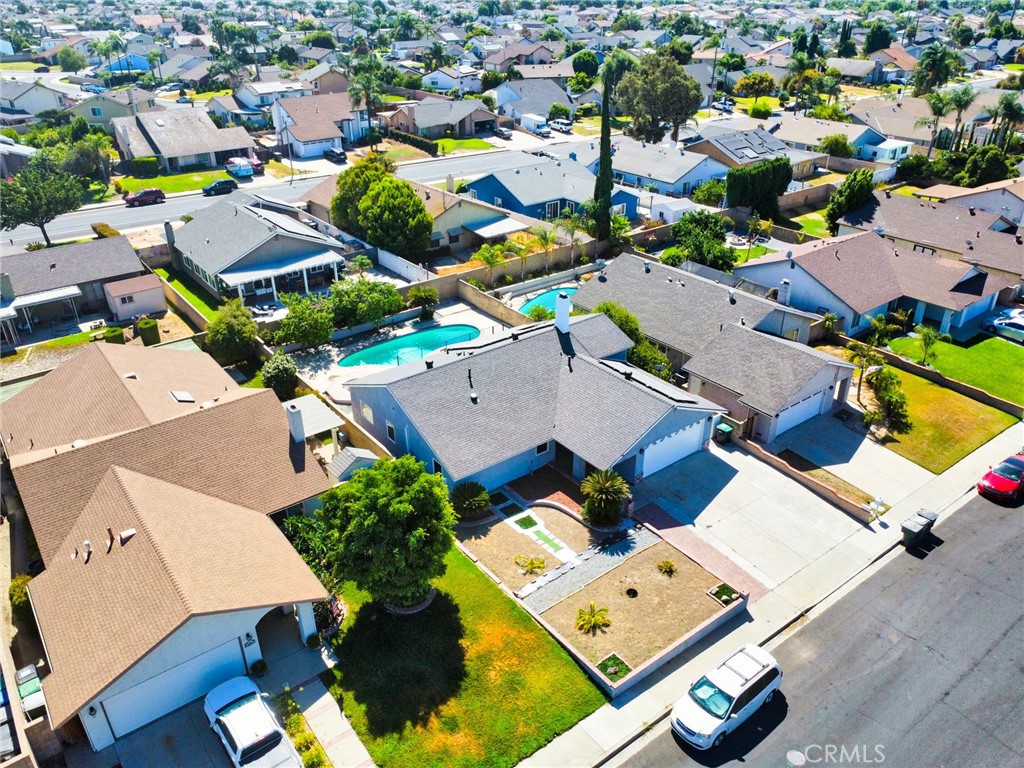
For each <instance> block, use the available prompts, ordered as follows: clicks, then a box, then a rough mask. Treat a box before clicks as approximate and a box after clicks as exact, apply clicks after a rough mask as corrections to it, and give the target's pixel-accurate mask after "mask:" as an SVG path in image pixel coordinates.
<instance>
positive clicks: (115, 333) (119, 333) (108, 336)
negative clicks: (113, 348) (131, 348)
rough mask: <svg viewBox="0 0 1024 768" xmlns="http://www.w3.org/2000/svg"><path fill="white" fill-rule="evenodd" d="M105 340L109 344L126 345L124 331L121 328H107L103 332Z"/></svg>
mask: <svg viewBox="0 0 1024 768" xmlns="http://www.w3.org/2000/svg"><path fill="white" fill-rule="evenodd" d="M103 340H104V341H105V342H107V344H124V343H125V338H124V331H123V330H122V329H120V328H107V330H105V331H104V332H103Z"/></svg>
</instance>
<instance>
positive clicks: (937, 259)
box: [734, 232, 1009, 335]
mask: <svg viewBox="0 0 1024 768" xmlns="http://www.w3.org/2000/svg"><path fill="white" fill-rule="evenodd" d="M734 274H735V275H737V276H741V277H744V278H746V279H748V280H752V281H754V282H755V283H759V284H760V285H772V286H779V288H780V298H782V294H784V293H788V294H789V297H788V301H787V302H786V303H789V304H792V305H793V306H794V307H797V308H799V309H803V310H807V311H810V312H816V313H818V314H824V313H826V312H831V313H832V314H834V315H836V316H837V317H838V318H839V319H840V320H841V321H842V324H843V329H844V331H845V332H846V333H847V334H848V335H857V334H859V333H862V332H863V331H865V330H867V328H868V327H870V325H871V320H872V318H874V317H875V316H876V315H880V314H881V315H885V314H887V313H888V312H892V311H893V310H896V309H898V308H901V307H902V308H905V309H908V310H910V311H911V314H912V320H913V324H914V325H917V324H919V323H921V322H923V321H924V320H930V321H933V322H934V323H936V324H937V325H938V327H939V331H940V332H941V333H949V331H950V329H951V328H959V327H960V326H962V325H964V324H965V323H967V322H968V321H970V320H972V319H973V318H975V317H978V316H979V315H982V314H984V313H985V312H988V311H990V310H991V309H992V308H993V307H994V306H995V304H996V299H997V297H998V295H999V293H1000V291H1003V290H1004V289H1006V288H1008V287H1009V284H1008V282H1007V281H1006V280H1005V279H1002V278H999V277H996V276H995V275H990V274H989V273H987V272H986V271H985V270H983V269H981V268H980V267H976V266H973V265H971V264H967V263H964V262H962V261H954V260H953V259H945V258H943V257H941V256H930V255H926V254H923V253H918V252H916V251H913V250H907V249H900V248H897V247H895V246H894V245H893V243H892V242H891V241H890V240H888V239H886V238H885V237H883V236H881V235H878V234H876V233H875V232H861V233H859V234H855V235H847V236H845V237H837V238H832V239H829V240H823V241H820V242H816V243H810V244H807V245H802V246H795V247H794V248H793V250H791V251H787V252H786V253H782V252H781V251H780V252H778V253H772V254H767V255H766V256H764V257H762V258H761V259H758V260H757V261H756V262H748V263H747V264H742V265H740V266H738V267H736V268H735V270H734ZM783 281H787V282H788V284H789V289H788V290H784V289H785V286H783Z"/></svg>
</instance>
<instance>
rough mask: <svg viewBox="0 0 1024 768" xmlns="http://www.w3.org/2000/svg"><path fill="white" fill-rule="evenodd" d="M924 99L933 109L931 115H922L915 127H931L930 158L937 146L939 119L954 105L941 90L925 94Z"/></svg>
mask: <svg viewBox="0 0 1024 768" xmlns="http://www.w3.org/2000/svg"><path fill="white" fill-rule="evenodd" d="M924 100H925V101H927V102H928V107H929V109H931V112H932V114H931V117H920V118H918V119H917V120H915V121H914V127H915V128H921V127H927V128H930V129H931V132H932V140H931V141H930V142H928V159H929V160H930V159H931V157H932V150H933V149H934V148H935V140H936V139H937V138H938V136H939V120H941V119H942V118H943V117H945V116H946V115H948V114H949V111H950V109H952V105H951V104H950V102H949V99H948V98H947V97H946V95H945V94H944V93H942V92H941V91H932V92H931V93H928V94H925V97H924Z"/></svg>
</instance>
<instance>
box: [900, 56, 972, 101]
mask: <svg viewBox="0 0 1024 768" xmlns="http://www.w3.org/2000/svg"><path fill="white" fill-rule="evenodd" d="M962 65H963V59H962V58H961V56H960V54H959V53H957V52H956V51H954V50H953V49H952V48H949V47H947V46H946V45H944V44H942V43H932V44H931V45H929V46H928V47H927V48H925V49H924V51H922V52H921V57H920V58H919V59H918V60H917V66H916V67H915V68H914V73H913V75H911V77H912V78H913V81H914V95H915V96H921V95H923V94H926V93H931V92H932V91H934V90H935V89H936V88H941V87H942V86H944V85H945V84H946V83H948V82H949V81H950V79H951V78H952V77H953V73H954V72H955V71H956V70H957V68H959V67H961V66H962Z"/></svg>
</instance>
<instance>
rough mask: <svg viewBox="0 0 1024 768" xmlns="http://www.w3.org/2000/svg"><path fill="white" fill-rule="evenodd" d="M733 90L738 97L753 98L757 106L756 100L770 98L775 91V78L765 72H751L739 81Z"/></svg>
mask: <svg viewBox="0 0 1024 768" xmlns="http://www.w3.org/2000/svg"><path fill="white" fill-rule="evenodd" d="M735 90H736V93H738V94H739V95H740V96H753V97H754V103H755V104H757V100H758V99H760V98H761V97H762V96H770V95H771V94H772V91H774V90H775V78H774V77H772V76H771V75H769V74H768V73H767V72H751V73H750V74H749V75H744V76H743V77H741V78H740V79H739V81H738V82H737V83H736V89H735Z"/></svg>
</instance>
